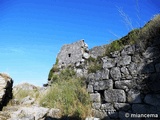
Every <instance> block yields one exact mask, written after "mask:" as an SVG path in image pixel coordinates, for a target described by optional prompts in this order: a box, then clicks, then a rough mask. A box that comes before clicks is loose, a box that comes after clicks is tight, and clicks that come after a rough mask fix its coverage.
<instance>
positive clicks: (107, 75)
mask: <svg viewBox="0 0 160 120" xmlns="http://www.w3.org/2000/svg"><path fill="white" fill-rule="evenodd" d="M102 79H103V80H105V79H109V70H108V69H105V70H103V71H102Z"/></svg>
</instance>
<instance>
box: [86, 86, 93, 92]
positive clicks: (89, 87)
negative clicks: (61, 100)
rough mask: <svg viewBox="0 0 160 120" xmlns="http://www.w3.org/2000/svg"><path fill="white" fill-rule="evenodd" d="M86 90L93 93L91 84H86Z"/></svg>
mask: <svg viewBox="0 0 160 120" xmlns="http://www.w3.org/2000/svg"><path fill="white" fill-rule="evenodd" d="M87 91H88V92H89V93H93V85H88V87H87Z"/></svg>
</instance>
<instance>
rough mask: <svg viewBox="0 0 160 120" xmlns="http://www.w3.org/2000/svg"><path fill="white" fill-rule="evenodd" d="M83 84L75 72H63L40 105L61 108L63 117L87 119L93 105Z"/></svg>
mask: <svg viewBox="0 0 160 120" xmlns="http://www.w3.org/2000/svg"><path fill="white" fill-rule="evenodd" d="M83 82H84V80H82V79H81V78H77V77H76V75H75V72H74V71H73V70H70V69H65V70H62V71H61V73H60V74H59V77H58V78H57V81H54V82H53V84H52V86H51V88H49V89H48V91H47V93H46V94H44V95H42V96H41V98H40V101H39V103H40V105H41V106H44V107H49V108H59V109H61V111H62V114H63V115H67V116H73V115H76V117H80V118H85V117H86V116H88V115H90V110H91V105H90V98H89V95H88V92H87V91H86V88H85V86H84V83H83Z"/></svg>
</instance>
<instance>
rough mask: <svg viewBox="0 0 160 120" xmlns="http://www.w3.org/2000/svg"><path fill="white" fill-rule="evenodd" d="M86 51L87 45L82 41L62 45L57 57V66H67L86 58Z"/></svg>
mask: <svg viewBox="0 0 160 120" xmlns="http://www.w3.org/2000/svg"><path fill="white" fill-rule="evenodd" d="M86 49H88V45H87V44H86V43H84V40H80V41H78V42H75V43H72V44H67V45H64V46H63V47H62V48H61V51H60V52H59V54H58V56H57V58H58V65H64V66H67V65H69V64H75V63H76V62H79V61H81V60H82V58H83V57H84V58H88V57H89V55H88V54H87V52H86Z"/></svg>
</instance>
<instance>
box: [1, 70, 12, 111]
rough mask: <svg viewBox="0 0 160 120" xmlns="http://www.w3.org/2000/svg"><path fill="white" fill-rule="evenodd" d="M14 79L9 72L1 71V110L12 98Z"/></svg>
mask: <svg viewBox="0 0 160 120" xmlns="http://www.w3.org/2000/svg"><path fill="white" fill-rule="evenodd" d="M12 85H13V80H12V78H10V77H9V76H8V75H7V74H4V73H0V110H2V108H3V106H5V105H6V104H7V103H8V102H9V100H10V99H11V98H12Z"/></svg>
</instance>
